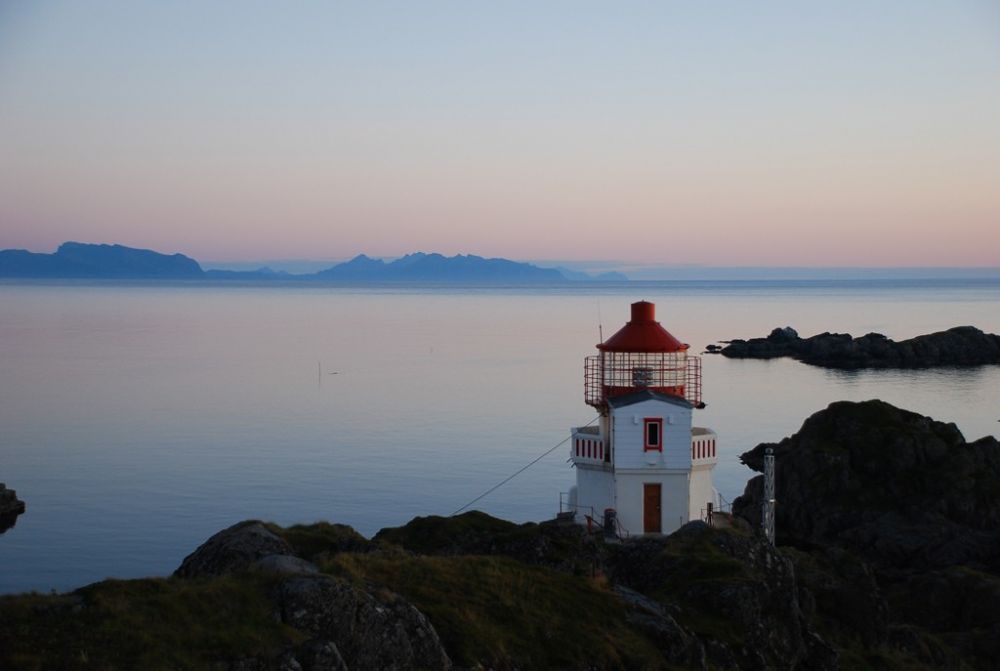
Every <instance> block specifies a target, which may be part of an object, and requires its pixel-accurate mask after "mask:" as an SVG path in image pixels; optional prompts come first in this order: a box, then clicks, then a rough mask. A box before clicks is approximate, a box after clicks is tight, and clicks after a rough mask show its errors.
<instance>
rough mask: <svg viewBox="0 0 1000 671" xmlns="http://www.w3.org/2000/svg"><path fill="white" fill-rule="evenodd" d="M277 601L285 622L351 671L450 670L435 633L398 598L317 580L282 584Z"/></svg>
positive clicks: (298, 579) (305, 578)
mask: <svg viewBox="0 0 1000 671" xmlns="http://www.w3.org/2000/svg"><path fill="white" fill-rule="evenodd" d="M275 601H276V603H277V605H278V608H279V612H280V616H281V621H282V622H284V623H285V624H287V625H289V626H291V627H294V628H295V629H297V630H299V631H301V632H304V633H306V634H308V635H310V636H312V637H315V638H318V639H322V640H327V641H331V642H332V643H333V644H334V645H335V646H336V650H337V651H339V655H342V657H343V659H344V660H346V661H347V666H349V667H350V668H351V669H386V670H399V671H402V670H404V669H450V668H451V660H450V659H449V658H448V655H447V653H446V652H445V650H444V647H443V646H442V645H441V641H440V640H439V639H438V635H437V632H436V631H435V630H434V627H433V626H431V624H430V622H429V621H428V620H427V618H426V617H425V616H424V615H423V613H421V612H420V611H418V610H417V609H416V608H414V607H413V606H412V605H411V604H410V603H409V602H407V601H406V600H404V599H403V598H402V597H399V596H398V595H395V594H392V593H389V592H385V591H380V592H379V593H378V597H376V596H373V595H372V594H369V593H368V592H366V591H363V590H361V589H359V588H357V587H354V586H352V585H350V584H349V583H348V582H346V581H344V580H340V579H338V578H334V577H332V576H329V575H313V576H296V577H293V578H289V579H287V580H285V581H284V582H282V583H281V585H280V586H279V587H278V588H277V590H276V593H275ZM328 657H330V658H334V656H333V655H332V654H330V655H328Z"/></svg>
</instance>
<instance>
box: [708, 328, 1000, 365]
mask: <svg viewBox="0 0 1000 671" xmlns="http://www.w3.org/2000/svg"><path fill="white" fill-rule="evenodd" d="M710 351H712V352H717V353H720V354H722V355H723V356H726V357H730V358H734V359H775V358H778V357H791V358H793V359H797V360H799V361H802V362H803V363H808V364H811V365H813V366H822V367H824V368H839V369H846V370H856V369H862V368H933V367H939V366H981V365H986V364H1000V336H997V335H994V334H992V333H983V332H982V331H980V330H979V329H977V328H975V327H973V326H956V327H955V328H951V329H948V330H947V331H939V332H937V333H931V334H928V335H921V336H917V337H915V338H910V339H909V340H902V341H900V342H896V341H894V340H891V339H889V338H886V337H885V336H884V335H882V334H880V333H869V334H867V335H864V336H861V337H860V338H852V337H851V336H850V335H848V334H846V333H821V334H819V335H814V336H812V337H810V338H801V337H799V334H798V333H797V332H796V331H795V329H793V328H791V327H788V326H786V327H784V328H776V329H774V330H773V331H771V333H770V334H769V335H768V336H767V337H766V338H752V339H750V340H732V341H730V342H729V344H728V345H726V346H725V347H723V348H721V349H720V348H718V347H717V346H714V345H713V346H711V347H710Z"/></svg>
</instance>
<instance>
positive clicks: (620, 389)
mask: <svg viewBox="0 0 1000 671" xmlns="http://www.w3.org/2000/svg"><path fill="white" fill-rule="evenodd" d="M643 389H650V390H652V391H658V392H660V393H663V394H672V395H674V396H680V397H681V398H684V399H686V400H687V401H689V402H690V403H691V404H692V405H694V406H699V405H701V358H700V357H697V356H688V355H687V354H686V353H680V354H679V353H676V352H668V353H658V352H652V353H650V352H628V353H625V352H614V353H607V352H606V353H604V354H599V355H595V356H588V357H587V358H586V359H584V364H583V393H584V401H585V402H586V403H587V404H588V405H592V406H594V407H598V408H600V407H602V406H604V404H605V403H606V402H607V400H608V399H609V398H611V397H612V396H623V395H625V394H631V393H632V392H636V391H641V390H643Z"/></svg>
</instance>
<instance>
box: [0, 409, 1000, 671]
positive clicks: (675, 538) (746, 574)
mask: <svg viewBox="0 0 1000 671" xmlns="http://www.w3.org/2000/svg"><path fill="white" fill-rule="evenodd" d="M768 447H770V448H772V449H773V450H774V451H775V454H776V455H777V457H776V458H777V472H778V476H777V482H778V488H777V498H778V507H777V511H778V513H777V529H778V539H777V540H778V545H777V547H773V546H772V545H771V544H770V543H768V542H767V540H766V539H765V538H764V536H763V535H762V534H761V533H759V531H758V530H757V529H758V525H757V522H758V519H759V511H760V503H761V500H760V499H761V492H762V487H761V482H760V479H759V478H754V479H752V480H751V481H750V482H749V483H748V485H747V488H746V492H745V493H744V495H743V496H742V497H741V498H739V499H738V500H737V501H736V502H735V504H734V510H733V512H734V515H733V516H731V517H728V516H723V517H722V520H721V521H722V522H724V523H722V524H717V525H715V526H710V525H708V524H705V523H703V522H692V523H689V524H687V525H685V526H684V527H682V528H681V529H680V530H678V531H677V532H675V533H673V534H671V535H670V536H665V537H646V538H631V539H624V540H623V541H621V542H608V541H606V540H605V539H604V538H603V536H602V535H600V534H589V533H587V531H586V530H585V529H584V528H583V527H580V526H577V525H574V524H572V523H567V522H564V521H557V520H553V521H550V522H544V523H541V524H534V523H529V524H520V525H519V524H514V523H511V522H507V521H504V520H499V519H496V518H493V517H490V516H488V515H486V514H484V513H480V512H471V513H466V514H464V515H460V516H455V517H448V518H444V517H422V518H416V519H414V520H413V521H411V522H410V523H408V524H406V525H405V526H402V527H397V528H389V529H383V530H382V531H380V532H379V533H378V534H376V535H375V537H374V538H371V539H367V538H364V537H362V536H361V535H360V534H358V533H357V532H355V531H354V530H353V529H351V528H350V527H348V526H344V525H340V524H329V523H318V524H311V525H299V526H292V527H279V526H276V525H274V524H269V523H264V522H259V521H247V522H242V523H239V524H237V525H234V526H232V527H230V528H228V529H226V530H224V531H221V532H219V533H218V534H216V535H214V536H213V537H211V538H210V539H208V540H207V541H206V542H205V543H204V544H203V545H201V546H200V547H199V548H197V549H196V550H195V551H194V552H192V553H191V554H190V555H189V556H188V557H187V558H186V559H185V560H184V561H183V562H182V563H181V565H180V566H179V567H178V568H177V570H176V571H175V573H174V575H173V576H171V577H169V578H152V579H144V580H126V581H120V580H107V581H103V582H100V583H95V584H93V585H90V586H87V587H84V588H82V589H79V590H76V591H75V592H72V593H69V594H63V595H37V594H30V595H19V596H7V597H2V598H0V668H4V669H61V668H100V669H132V668H143V669H168V668H171V669H172V668H186V669H198V668H204V669H230V670H233V671H236V670H240V671H245V670H251V669H253V670H258V669H260V670H264V669H274V670H282V671H285V670H288V671H291V670H298V669H301V670H302V671H318V670H327V669H450V668H470V669H471V668H480V669H487V668H489V669H549V668H558V669H620V668H644V669H802V670H806V669H809V670H813V669H818V670H826V669H829V670H833V669H875V668H877V669H900V670H902V669H941V668H953V669H992V668H994V667H995V660H996V658H997V656H998V654H1000V636H998V635H997V634H998V633H1000V531H998V525H997V522H998V520H1000V496H998V494H1000V444H998V442H997V441H996V439H994V438H992V437H990V438H983V439H980V440H977V441H974V442H968V441H966V440H965V439H964V437H963V436H962V434H961V433H960V432H959V431H958V429H957V428H956V427H955V426H954V425H953V424H945V423H942V422H937V421H934V420H932V419H930V418H928V417H923V416H920V415H917V414H914V413H911V412H907V411H905V410H900V409H898V408H895V407H893V406H891V405H889V404H887V403H883V402H880V401H868V402H865V403H847V402H841V403H834V404H832V405H831V406H829V407H828V408H826V409H824V410H822V411H820V412H818V413H816V414H815V415H813V416H812V417H810V418H809V419H807V420H806V422H805V423H804V424H803V426H802V428H801V429H800V430H799V431H798V432H797V433H796V434H795V435H793V436H791V437H788V438H785V439H784V440H782V441H781V442H779V443H776V444H769V445H760V446H758V447H757V448H755V449H753V450H750V451H749V452H747V453H745V454H744V455H743V457H742V459H743V461H744V462H745V463H746V464H748V465H749V466H751V467H752V468H757V469H759V468H760V467H761V460H762V455H763V451H764V450H765V449H766V448H768Z"/></svg>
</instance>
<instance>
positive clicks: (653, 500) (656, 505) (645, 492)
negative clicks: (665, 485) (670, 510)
mask: <svg viewBox="0 0 1000 671" xmlns="http://www.w3.org/2000/svg"><path fill="white" fill-rule="evenodd" d="M661 494H662V492H661V491H660V485H659V483H657V484H655V485H653V484H649V483H646V484H643V486H642V531H643V533H647V534H658V533H660V532H661V531H662V530H663V527H662V526H661V524H660V520H662V519H663V515H662V513H661V510H660V502H661V501H662V497H661Z"/></svg>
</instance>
